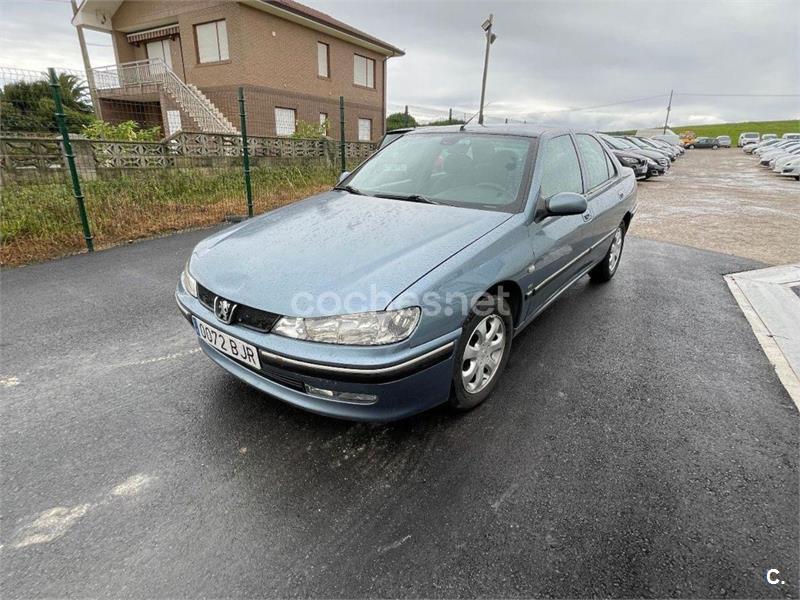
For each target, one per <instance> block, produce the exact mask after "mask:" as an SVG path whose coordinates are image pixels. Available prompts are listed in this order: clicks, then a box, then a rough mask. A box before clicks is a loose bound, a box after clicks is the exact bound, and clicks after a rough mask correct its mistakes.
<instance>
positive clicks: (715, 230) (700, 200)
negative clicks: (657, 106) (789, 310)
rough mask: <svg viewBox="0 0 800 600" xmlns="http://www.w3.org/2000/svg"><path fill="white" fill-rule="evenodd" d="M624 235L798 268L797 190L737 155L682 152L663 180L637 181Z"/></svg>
mask: <svg viewBox="0 0 800 600" xmlns="http://www.w3.org/2000/svg"><path fill="white" fill-rule="evenodd" d="M631 233H632V234H633V235H636V236H639V237H645V238H650V239H653V240H660V241H665V242H673V243H676V244H684V245H687V246H694V247H695V248H702V249H705V250H714V251H716V252H723V253H725V254H733V255H736V256H742V257H746V258H751V259H754V260H758V261H760V262H763V263H767V264H770V265H778V264H785V263H791V262H798V261H800V243H798V239H799V238H800V182H797V181H795V180H794V179H790V178H785V177H778V176H777V175H775V174H774V173H773V172H772V171H771V170H768V169H767V168H766V167H762V166H760V165H759V164H758V163H757V161H756V159H755V158H753V157H752V156H750V155H748V154H745V153H744V152H742V151H741V149H739V148H730V149H723V150H716V151H715V150H698V149H695V150H688V151H687V152H686V154H685V155H684V156H683V157H682V158H680V159H678V161H676V162H675V163H673V168H672V170H671V172H670V173H669V175H666V176H664V177H659V178H656V179H651V180H648V181H643V182H642V183H641V185H640V186H639V212H638V213H637V215H636V218H635V219H634V220H633V226H632V227H631Z"/></svg>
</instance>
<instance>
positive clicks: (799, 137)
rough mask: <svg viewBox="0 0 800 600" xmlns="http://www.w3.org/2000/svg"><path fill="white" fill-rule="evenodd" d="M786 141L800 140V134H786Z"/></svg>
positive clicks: (784, 135)
mask: <svg viewBox="0 0 800 600" xmlns="http://www.w3.org/2000/svg"><path fill="white" fill-rule="evenodd" d="M783 139H784V140H800V133H784V134H783Z"/></svg>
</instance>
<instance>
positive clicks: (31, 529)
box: [0, 473, 154, 548]
mask: <svg viewBox="0 0 800 600" xmlns="http://www.w3.org/2000/svg"><path fill="white" fill-rule="evenodd" d="M153 479H154V478H153V477H151V476H150V475H146V474H144V473H138V474H136V475H133V476H131V477H128V479H126V480H125V481H123V482H122V483H120V484H119V485H116V486H114V488H113V489H112V490H111V496H113V497H114V498H127V497H131V496H135V495H136V494H138V493H139V492H141V491H142V489H144V488H145V487H146V486H147V485H148V484H149V483H150V482H151V481H153ZM112 501H113V499H109V498H108V496H105V497H104V498H102V499H99V500H98V501H97V502H95V503H93V504H91V503H88V502H87V503H86V504H78V505H76V506H72V507H69V506H56V507H55V508H51V509H49V510H46V511H44V512H41V513H39V514H38V515H37V516H36V518H35V519H34V520H33V521H32V522H31V523H29V524H28V525H23V526H22V528H21V529H19V531H18V532H17V534H16V535H15V536H14V537H13V539H12V541H11V547H12V548H25V547H26V546H31V545H34V544H46V543H48V542H52V541H54V540H57V539H58V538H60V537H61V536H63V535H64V534H65V533H67V531H69V530H70V529H71V528H72V527H74V526H75V525H76V524H77V523H78V521H80V520H81V519H82V518H83V517H84V516H85V515H86V514H87V513H88V512H89V511H91V510H95V509H97V508H99V507H101V506H106V505H109V504H111V503H112ZM0 548H2V546H1V545H0Z"/></svg>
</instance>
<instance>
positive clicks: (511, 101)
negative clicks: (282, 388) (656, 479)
mask: <svg viewBox="0 0 800 600" xmlns="http://www.w3.org/2000/svg"><path fill="white" fill-rule="evenodd" d="M306 2H307V4H309V5H311V6H313V7H315V8H318V9H320V10H322V11H325V12H327V13H329V14H331V15H333V16H335V17H336V18H338V19H340V20H342V21H345V22H347V23H350V24H352V25H354V26H355V27H358V28H360V29H363V30H364V31H367V32H369V33H371V34H373V35H375V36H377V37H380V38H382V39H385V40H387V41H389V42H391V43H393V44H395V45H397V46H399V47H401V48H404V49H405V50H406V52H407V55H406V56H404V57H402V58H393V59H390V60H389V70H388V86H387V87H388V104H389V109H390V110H395V109H398V108H402V107H403V106H405V105H406V104H408V105H410V107H411V108H410V110H411V112H412V114H415V115H418V116H424V117H425V118H436V117H443V116H446V115H447V112H448V109H449V108H453V109H454V113H455V114H457V115H459V116H463V114H464V113H467V114H472V113H473V112H475V111H476V110H477V107H478V100H479V97H480V84H481V72H482V66H483V52H484V37H483V32H482V30H481V29H480V24H481V22H482V21H483V20H484V19H485V18H486V16H487V15H488V13H489V12H493V13H494V17H495V32H496V33H497V36H498V38H497V41H496V43H495V44H494V45H493V46H492V48H491V57H490V66H489V77H488V86H487V102H489V103H490V104H489V106H488V108H487V114H488V115H490V116H491V117H492V119H494V120H500V121H502V120H504V119H505V118H509V119H514V120H520V121H522V120H527V121H528V122H531V121H535V122H543V123H544V122H548V123H554V124H569V125H572V126H575V127H594V128H600V129H627V128H634V127H647V126H654V125H658V124H661V123H663V119H664V116H665V113H666V105H667V98H668V95H669V92H670V90H671V89H674V90H675V91H676V95H675V98H674V101H673V110H672V115H671V117H670V123H673V124H686V123H699V122H704V121H698V120H696V119H697V118H698V117H702V118H706V119H712V120H714V121H745V120H765V119H784V118H793V117H794V118H796V117H797V116H798V112H799V111H798V106H799V105H800V102H798V98H796V97H795V98H786V97H784V98H779V97H772V98H766V97H765V98H752V97H751V98H737V97H730V96H719V97H700V96H687V95H682V94H684V93H711V94H741V93H744V94H756V93H761V94H800V70H799V69H798V66H797V57H798V56H800V36H798V35H797V31H796V28H797V23H798V22H800V2H797V1H796V0H774V1H770V0H764V1H762V0H752V1H738V2H733V1H729V0H706V1H703V2H698V1H695V0H674V1H672V2H669V3H659V4H653V3H651V2H646V1H644V0H642V1H640V0H559V1H546V0H532V1H496V2H485V1H482V0H480V1H479V0H471V1H465V2H461V1H458V2H457V1H455V0H442V1H421V0H410V1H408V0H407V1H405V2H395V1H389V0H371V1H369V2H365V1H364V0H306ZM0 11H1V12H0V64H4V65H14V66H18V67H23V68H35V69H43V68H45V67H47V66H56V67H59V66H60V67H65V68H77V69H80V68H82V63H81V58H80V52H79V49H78V45H77V38H76V36H75V32H74V29H73V28H72V26H71V25H70V23H69V19H70V15H71V10H70V7H69V4H68V3H63V2H56V1H51V0H47V1H44V0H36V1H30V2H9V1H2V0H0ZM87 37H88V38H89V39H88V41H89V42H90V43H93V44H105V46H103V45H100V46H90V54H91V56H92V62H93V64H94V65H95V66H99V65H104V64H110V63H113V62H114V57H113V51H112V50H111V48H110V47H108V46H107V44H109V37H108V36H107V35H103V34H99V33H92V32H87ZM623 100H625V101H628V100H635V102H627V103H625V104H618V105H615V106H607V107H601V108H596V109H592V110H579V111H572V110H571V111H565V110H563V109H565V108H569V109H575V108H583V107H590V106H597V105H606V104H611V103H616V102H618V101H623ZM546 111H550V112H546Z"/></svg>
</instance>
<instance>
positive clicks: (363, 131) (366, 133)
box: [358, 119, 372, 142]
mask: <svg viewBox="0 0 800 600" xmlns="http://www.w3.org/2000/svg"><path fill="white" fill-rule="evenodd" d="M371 140H372V119H359V120H358V141H359V142H369V141H371Z"/></svg>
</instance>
